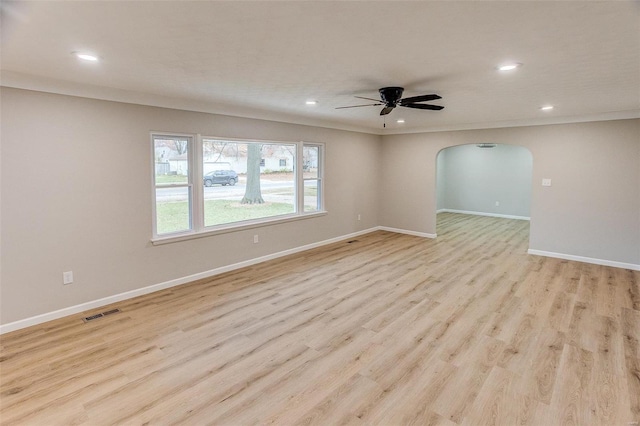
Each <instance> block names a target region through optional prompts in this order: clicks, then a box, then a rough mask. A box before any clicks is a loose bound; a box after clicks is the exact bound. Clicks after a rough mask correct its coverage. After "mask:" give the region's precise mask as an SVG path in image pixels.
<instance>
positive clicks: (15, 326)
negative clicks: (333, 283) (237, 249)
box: [0, 227, 406, 334]
mask: <svg viewBox="0 0 640 426" xmlns="http://www.w3.org/2000/svg"><path fill="white" fill-rule="evenodd" d="M378 229H380V228H379V227H374V228H370V229H365V230H363V231H358V232H354V233H351V234H347V235H342V236H340V237H336V238H330V239H328V240H324V241H319V242H317V243H312V244H307V245H304V246H300V247H295V248H292V249H289V250H284V251H280V252H277V253H273V254H269V255H266V256H261V257H257V258H255V259H249V260H245V261H242V262H238V263H234V264H231V265H226V266H221V267H219V268H215V269H211V270H208V271H204V272H200V273H197V274H192V275H188V276H186V277H181V278H176V279H174V280H169V281H165V282H163V283H159V284H153V285H150V286H147V287H142V288H138V289H135V290H131V291H127V292H124V293H119V294H115V295H113V296H107V297H103V298H101V299H97V300H92V301H90V302H86V303H81V304H79V305H74V306H69V307H68V308H63V309H59V310H57V311H53V312H47V313H46V314H41V315H36V316H33V317H30V318H25V319H22V320H18V321H14V322H10V323H7V324H1V325H0V334H4V333H9V332H11V331H16V330H20V329H23V328H26V327H30V326H32V325H38V324H42V323H44V322H47V321H52V320H56V319H59V318H62V317H66V316H69V315H74V314H78V313H80V312H84V311H88V310H90V309H95V308H99V307H101V306H105V305H110V304H112V303H116V302H121V301H123V300H127V299H132V298H134V297H138V296H143V295H145V294H149V293H153V292H156V291H160V290H164V289H167V288H171V287H175V286H179V285H182V284H186V283H190V282H193V281H196V280H200V279H203V278H209V277H212V276H215V275H219V274H222V273H224V272H229V271H233V270H235V269H240V268H244V267H246V266H251V265H255V264H257V263H261V262H266V261H267V260H272V259H276V258H278V257H283V256H288V255H290V254H294V253H298V252H301V251H305V250H310V249H313V248H317V247H321V246H324V245H327V244H332V243H336V242H339V241H343V240H348V239H351V238H354V237H357V236H359V235H363V234H368V233H370V232H373V231H377V230H378ZM405 233H406V232H405Z"/></svg>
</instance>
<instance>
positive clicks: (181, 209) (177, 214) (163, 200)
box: [156, 187, 191, 235]
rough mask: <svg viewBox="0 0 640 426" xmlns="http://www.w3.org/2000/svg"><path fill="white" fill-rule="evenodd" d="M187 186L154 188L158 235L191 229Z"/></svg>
mask: <svg viewBox="0 0 640 426" xmlns="http://www.w3.org/2000/svg"><path fill="white" fill-rule="evenodd" d="M189 210H190V209H189V188H188V187H183V188H156V228H157V233H158V235H161V234H169V233H172V232H180V231H188V230H190V229H191V219H190V214H189Z"/></svg>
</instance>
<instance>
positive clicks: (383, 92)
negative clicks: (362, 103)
mask: <svg viewBox="0 0 640 426" xmlns="http://www.w3.org/2000/svg"><path fill="white" fill-rule="evenodd" d="M379 92H380V99H382V102H384V103H385V104H386V105H387V106H396V104H397V103H398V101H399V100H400V98H402V93H403V92H404V88H403V87H383V88H382V89H380V90H379Z"/></svg>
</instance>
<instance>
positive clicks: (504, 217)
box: [436, 209, 531, 220]
mask: <svg viewBox="0 0 640 426" xmlns="http://www.w3.org/2000/svg"><path fill="white" fill-rule="evenodd" d="M436 213H461V214H471V215H474V216H490V217H500V218H502V219H517V220H531V218H530V217H527V216H514V215H511V214H498V213H484V212H473V211H468V210H454V209H440V210H438V211H437V212H436Z"/></svg>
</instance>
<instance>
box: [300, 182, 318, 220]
mask: <svg viewBox="0 0 640 426" xmlns="http://www.w3.org/2000/svg"><path fill="white" fill-rule="evenodd" d="M319 186H320V181H319V180H305V181H304V211H305V212H315V211H318V210H320V196H319V193H320V192H319Z"/></svg>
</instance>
